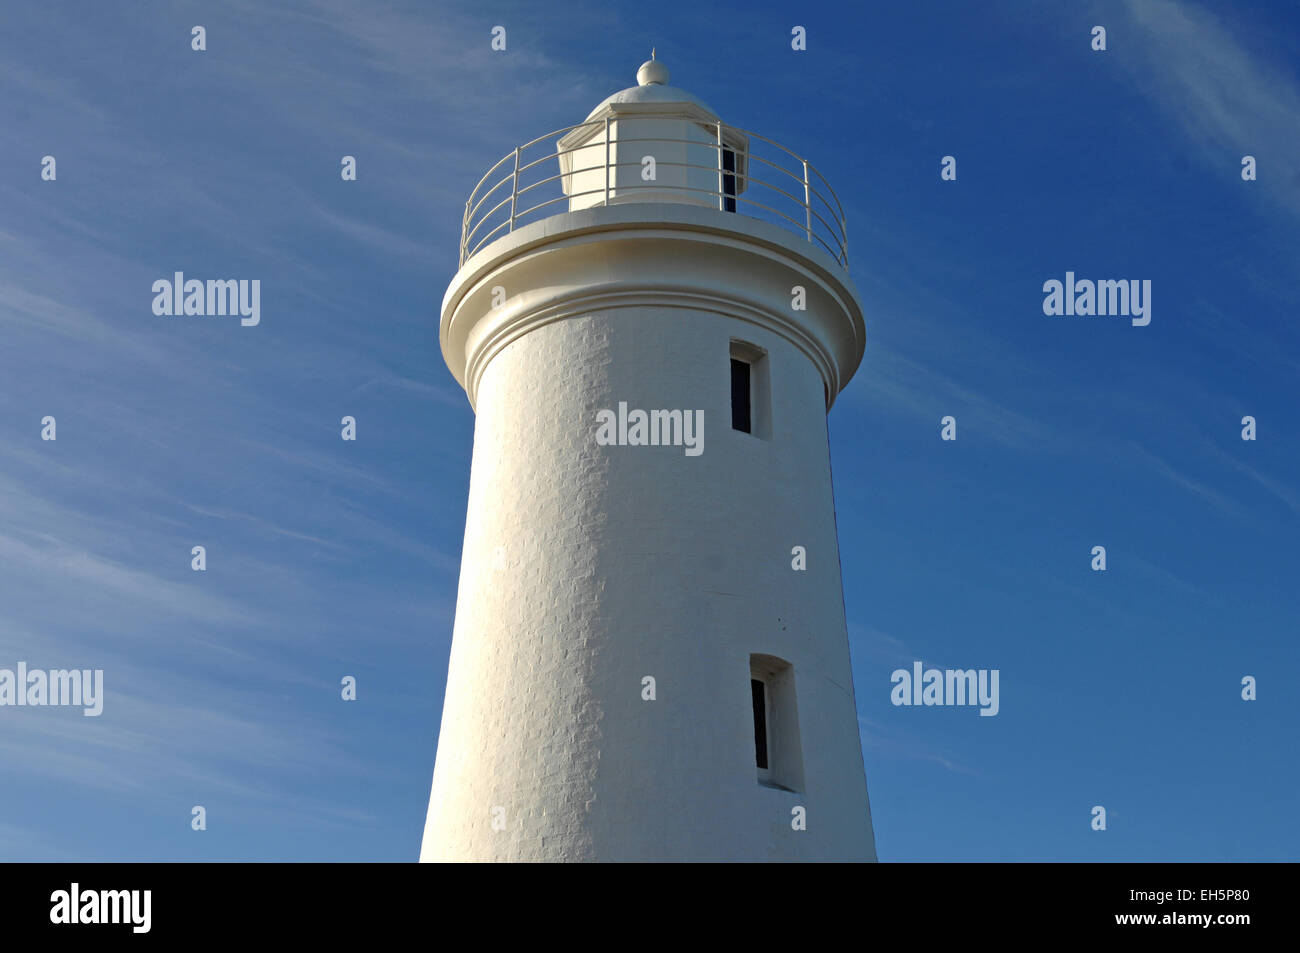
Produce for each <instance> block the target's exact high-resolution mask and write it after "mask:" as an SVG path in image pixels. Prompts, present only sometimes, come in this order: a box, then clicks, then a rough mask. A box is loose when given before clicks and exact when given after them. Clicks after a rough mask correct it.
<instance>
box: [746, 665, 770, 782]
mask: <svg viewBox="0 0 1300 953" xmlns="http://www.w3.org/2000/svg"><path fill="white" fill-rule="evenodd" d="M749 687H750V690H751V692H752V693H753V695H754V759H755V760H756V761H757V762H758V766H759V767H760V768H763V769H766V768H767V692H766V690H765V688H764V685H763V683H762V682H760V681H759V680H758V679H756V678H751V679H750V680H749Z"/></svg>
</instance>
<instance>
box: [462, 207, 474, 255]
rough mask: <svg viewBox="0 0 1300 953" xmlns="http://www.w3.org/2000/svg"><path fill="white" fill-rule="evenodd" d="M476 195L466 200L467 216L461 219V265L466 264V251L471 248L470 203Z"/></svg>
mask: <svg viewBox="0 0 1300 953" xmlns="http://www.w3.org/2000/svg"><path fill="white" fill-rule="evenodd" d="M473 199H474V195H473V194H472V193H471V194H470V197H469V198H468V199H466V200H465V214H464V215H462V216H461V217H460V263H461V264H462V265H463V264H465V249H466V248H467V247H469V234H468V233H469V203H470V202H471V201H473Z"/></svg>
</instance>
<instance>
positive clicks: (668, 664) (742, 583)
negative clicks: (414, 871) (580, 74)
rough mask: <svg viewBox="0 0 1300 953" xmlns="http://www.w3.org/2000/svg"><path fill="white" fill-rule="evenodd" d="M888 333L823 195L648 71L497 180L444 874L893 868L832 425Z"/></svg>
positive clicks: (441, 830)
mask: <svg viewBox="0 0 1300 953" xmlns="http://www.w3.org/2000/svg"><path fill="white" fill-rule="evenodd" d="M864 333H865V327H864V322H863V317H862V308H861V304H860V302H859V299H858V294H857V290H856V288H855V286H854V284H853V281H852V280H851V278H850V277H849V273H848V250H847V239H846V232H845V223H844V215H843V210H842V208H841V207H840V202H839V199H838V198H837V197H836V195H835V193H834V191H833V190H832V189H831V187H830V184H829V183H828V182H826V181H825V180H824V179H823V178H822V177H821V175H820V173H819V172H818V171H817V169H816V167H815V166H814V165H812V164H811V163H810V162H809V161H808V160H807V159H806V158H804V157H803V156H801V155H800V154H798V153H797V152H796V151H794V150H791V149H788V148H786V147H785V146H781V145H779V144H777V143H775V142H773V141H771V140H769V139H767V138H766V137H764V136H762V135H761V134H759V133H756V132H750V131H745V130H742V129H739V128H737V127H733V126H731V125H728V124H726V123H724V122H723V121H722V120H721V118H720V117H719V116H718V115H717V113H715V112H714V111H713V110H712V109H711V108H709V106H707V105H706V104H705V103H704V102H703V101H701V100H700V99H699V98H697V97H696V96H694V95H692V94H690V93H688V92H686V91H684V90H682V89H680V88H677V87H674V86H672V85H671V84H670V82H669V73H668V70H667V68H666V67H665V65H664V64H663V63H662V62H661V61H659V60H657V59H655V58H653V57H652V59H651V60H650V61H648V62H646V63H645V64H643V65H642V66H641V68H640V69H639V70H638V72H637V85H636V86H633V87H630V88H628V89H624V90H622V91H621V92H617V93H614V94H613V95H612V96H610V97H608V98H607V99H605V100H604V101H603V102H602V103H600V104H599V105H598V106H596V108H595V109H594V110H592V112H591V113H590V115H588V117H587V119H586V120H585V121H584V122H581V123H578V124H576V125H574V126H572V127H568V128H565V129H561V130H554V131H551V132H548V133H546V134H544V135H542V136H540V137H538V138H536V139H534V140H532V141H531V142H528V143H525V144H523V145H521V146H520V147H518V148H516V149H515V150H514V151H513V152H511V153H509V154H507V155H506V156H505V157H503V158H502V159H501V160H500V161H499V162H497V163H496V164H495V165H494V166H492V167H491V168H490V169H488V171H487V173H486V174H485V175H484V176H483V178H482V180H481V181H480V182H479V184H478V186H477V187H476V188H475V189H474V191H473V193H472V194H471V196H470V198H469V200H468V201H467V203H466V206H465V217H464V221H463V228H462V235H461V245H460V268H459V271H457V273H456V275H455V278H454V279H453V280H452V282H451V285H450V286H449V287H448V289H447V292H446V295H445V296H444V298H443V302H442V314H441V324H440V329H439V337H440V344H441V349H442V354H443V357H444V359H445V360H446V363H447V366H448V367H449V368H450V370H451V373H452V374H453V376H454V377H455V378H456V380H457V382H459V384H460V385H461V386H462V387H463V388H464V390H465V393H466V395H467V396H468V398H469V402H470V404H471V406H472V407H473V409H474V413H475V415H476V420H475V428H474V449H473V459H472V462H471V468H470V483H469V502H468V512H467V515H466V526H465V540H464V548H463V551H462V557H461V570H460V582H459V589H458V592H457V600H456V617H455V625H454V629H453V635H452V645H451V655H450V660H449V665H448V673H447V689H446V696H445V700H444V704H443V712H442V723H441V729H440V732H439V736H438V745H437V754H436V759H435V765H434V772H433V787H432V792H431V795H430V799H429V810H428V815H427V819H426V822H425V829H424V839H423V844H422V847H421V851H420V859H421V860H422V861H871V860H875V859H876V853H875V840H874V836H873V832H872V826H871V814H870V807H869V804H868V799H867V785H866V778H865V772H864V766H863V758H862V748H861V743H860V741H859V735H858V721H857V710H856V703H855V699H854V692H853V676H852V671H851V666H850V660H849V644H848V633H847V625H846V619H845V612H844V598H843V586H842V582H841V574H840V562H839V549H838V539H837V535H836V525H835V508H834V499H833V496H832V489H831V467H830V452H829V443H828V437H827V427H826V414H827V412H828V410H829V409H830V406H831V404H832V403H833V402H834V400H835V398H836V396H837V395H838V394H839V393H840V391H841V390H843V388H844V387H845V386H846V385H847V383H848V381H849V379H850V378H851V377H852V375H853V373H854V371H855V370H856V369H857V367H858V365H859V363H860V362H861V360H862V356H863V349H864Z"/></svg>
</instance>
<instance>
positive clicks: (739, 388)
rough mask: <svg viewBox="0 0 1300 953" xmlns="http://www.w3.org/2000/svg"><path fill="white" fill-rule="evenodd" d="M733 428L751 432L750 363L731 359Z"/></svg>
mask: <svg viewBox="0 0 1300 953" xmlns="http://www.w3.org/2000/svg"><path fill="white" fill-rule="evenodd" d="M731 429H732V430H740V431H743V432H744V433H749V432H750V403H749V364H748V363H747V362H746V361H741V360H737V359H736V358H734V357H733V358H732V359H731Z"/></svg>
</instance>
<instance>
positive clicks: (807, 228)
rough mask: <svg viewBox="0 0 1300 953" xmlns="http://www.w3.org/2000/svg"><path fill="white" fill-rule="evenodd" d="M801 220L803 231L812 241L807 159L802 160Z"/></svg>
mask: <svg viewBox="0 0 1300 953" xmlns="http://www.w3.org/2000/svg"><path fill="white" fill-rule="evenodd" d="M803 220H804V232H805V234H807V236H808V241H812V193H811V191H810V190H809V188H808V160H807V159H804V160H803Z"/></svg>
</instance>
